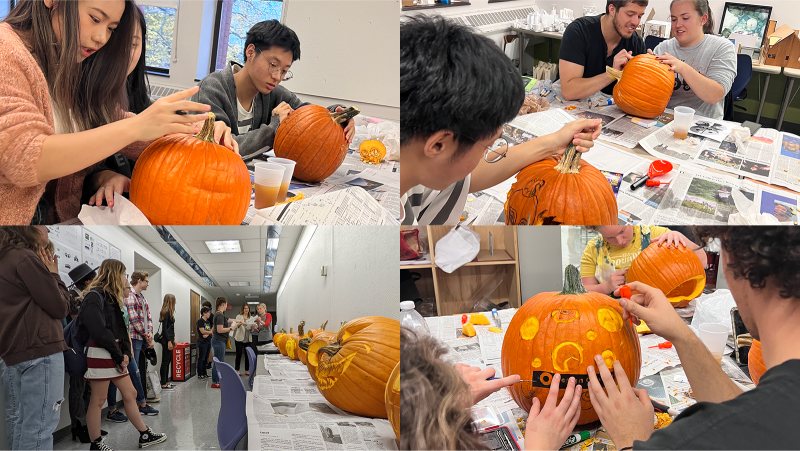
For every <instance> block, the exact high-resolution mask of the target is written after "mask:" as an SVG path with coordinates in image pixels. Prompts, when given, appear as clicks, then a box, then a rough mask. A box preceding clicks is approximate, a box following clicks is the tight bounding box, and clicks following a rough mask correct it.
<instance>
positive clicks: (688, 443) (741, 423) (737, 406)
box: [633, 360, 800, 450]
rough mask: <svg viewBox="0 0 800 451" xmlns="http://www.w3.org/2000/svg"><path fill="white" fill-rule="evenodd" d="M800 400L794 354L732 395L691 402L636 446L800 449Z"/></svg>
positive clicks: (799, 370) (799, 378)
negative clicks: (799, 433) (752, 385)
mask: <svg viewBox="0 0 800 451" xmlns="http://www.w3.org/2000/svg"><path fill="white" fill-rule="evenodd" d="M798 406H800V360H789V361H787V362H784V363H782V364H780V365H778V366H776V367H774V368H771V369H770V370H769V371H767V372H766V373H764V375H763V376H761V380H760V381H759V383H758V387H756V388H755V389H753V390H751V391H749V392H746V393H742V394H741V395H739V396H737V397H736V398H734V399H732V400H730V401H726V402H723V403H719V404H715V403H709V402H699V403H697V404H695V405H693V406H691V407H689V408H688V409H686V410H684V411H683V412H682V413H681V414H680V415H678V416H677V417H676V418H675V421H673V423H672V424H671V425H669V426H667V427H666V428H664V429H660V430H658V431H655V432H653V435H652V436H650V439H649V440H648V441H646V442H639V441H637V442H634V444H633V449H634V450H640V449H798V441H797V437H796V435H797V428H798V426H800V410H798Z"/></svg>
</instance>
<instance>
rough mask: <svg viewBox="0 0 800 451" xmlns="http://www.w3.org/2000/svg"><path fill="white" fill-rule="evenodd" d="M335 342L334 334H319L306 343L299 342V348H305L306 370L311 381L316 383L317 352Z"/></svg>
mask: <svg viewBox="0 0 800 451" xmlns="http://www.w3.org/2000/svg"><path fill="white" fill-rule="evenodd" d="M334 341H336V333H335V332H323V333H319V334H317V335H315V336H314V338H311V339H310V340H309V341H308V342H301V343H300V346H301V347H302V346H305V347H306V362H307V363H306V368H308V374H310V375H311V379H314V382H317V365H319V350H320V349H322V348H323V347H325V346H328V345H329V344H331V343H333V342H334Z"/></svg>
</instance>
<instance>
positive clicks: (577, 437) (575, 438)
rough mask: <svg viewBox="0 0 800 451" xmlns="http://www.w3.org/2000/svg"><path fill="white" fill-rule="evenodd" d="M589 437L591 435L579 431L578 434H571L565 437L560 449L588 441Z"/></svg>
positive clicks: (587, 432)
mask: <svg viewBox="0 0 800 451" xmlns="http://www.w3.org/2000/svg"><path fill="white" fill-rule="evenodd" d="M591 436H592V434H591V433H590V432H589V431H581V432H580V433H577V434H572V435H570V436H569V437H567V441H565V442H564V444H563V445H561V447H562V448H566V447H568V446H572V445H574V444H576V443H579V442H582V441H584V440H586V439H588V438H589V437H591Z"/></svg>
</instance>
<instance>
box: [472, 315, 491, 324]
mask: <svg viewBox="0 0 800 451" xmlns="http://www.w3.org/2000/svg"><path fill="white" fill-rule="evenodd" d="M469 322H471V323H472V324H475V325H476V326H488V325H489V318H487V317H486V315H484V314H483V313H473V314H472V315H469Z"/></svg>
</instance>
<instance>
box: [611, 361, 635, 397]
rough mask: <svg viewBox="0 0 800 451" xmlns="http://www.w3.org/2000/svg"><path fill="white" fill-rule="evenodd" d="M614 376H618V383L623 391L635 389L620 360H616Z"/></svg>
mask: <svg viewBox="0 0 800 451" xmlns="http://www.w3.org/2000/svg"><path fill="white" fill-rule="evenodd" d="M613 365H614V376H616V378H617V385H618V386H619V391H620V392H622V391H623V390H625V391H627V390H633V388H632V387H631V382H630V381H629V380H628V375H627V374H625V369H624V368H622V364H621V363H619V360H614V364H613Z"/></svg>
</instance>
